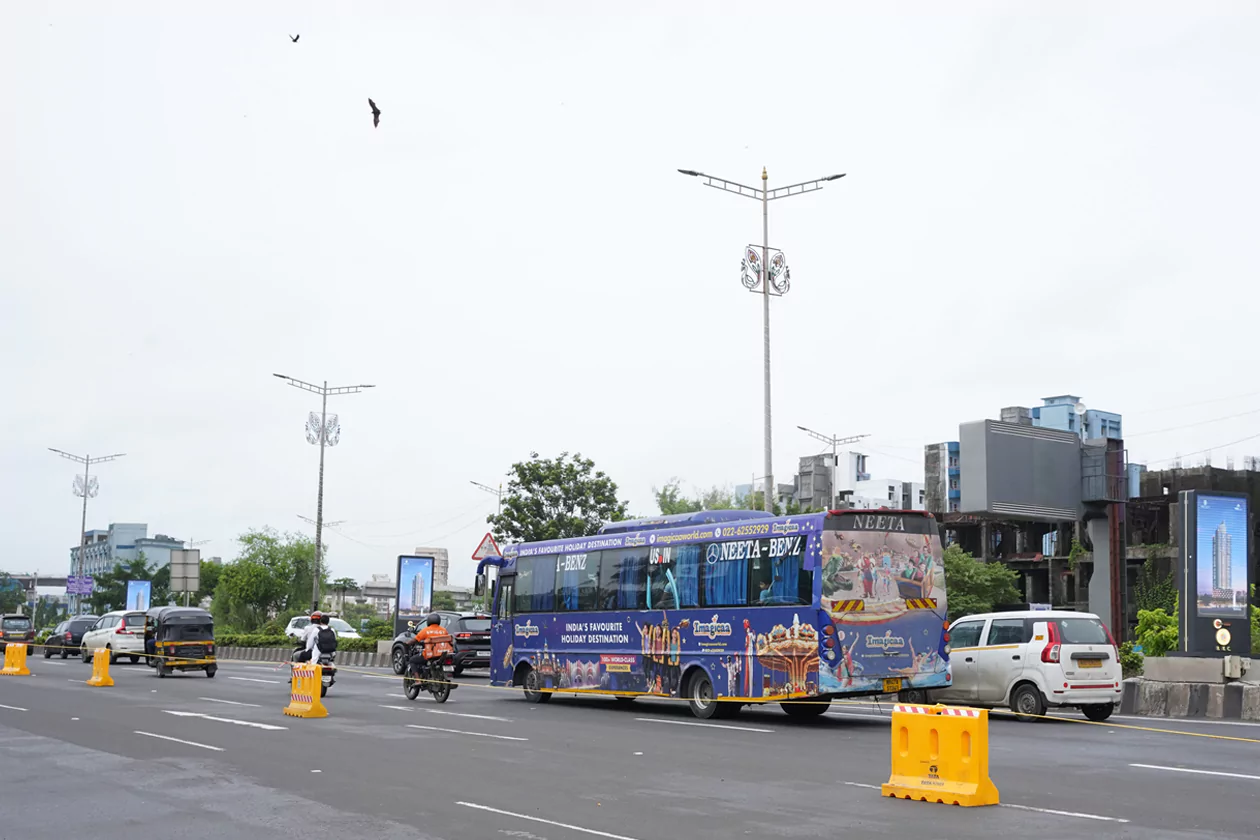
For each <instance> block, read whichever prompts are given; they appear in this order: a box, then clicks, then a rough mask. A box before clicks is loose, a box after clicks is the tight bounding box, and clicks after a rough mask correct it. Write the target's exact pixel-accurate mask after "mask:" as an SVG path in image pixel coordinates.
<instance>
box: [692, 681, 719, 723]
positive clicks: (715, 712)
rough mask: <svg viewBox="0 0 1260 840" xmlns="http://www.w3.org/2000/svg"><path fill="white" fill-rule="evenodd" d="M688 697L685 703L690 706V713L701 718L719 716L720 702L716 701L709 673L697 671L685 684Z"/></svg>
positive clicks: (706, 718)
mask: <svg viewBox="0 0 1260 840" xmlns="http://www.w3.org/2000/svg"><path fill="white" fill-rule="evenodd" d="M687 688H688V691H687V694H688V699H687V705H688V706H690V707H691V713H692V714H693V715H695V716H696V717H698V718H700V719H701V720H708V719H709V718H711V717H720V716H721V715H720V714H719V712H720V711H721V707H722V704H721V703H719V702H718V699H717V697H716V696H715V694H714V691H713V682H712V681H711V680H710V679H709V675H708V674H706V673H704V672H703V671H698V672H697V673H696V675H695V676H694V677H692V678H691V682H690V683H689V684H688V686H687Z"/></svg>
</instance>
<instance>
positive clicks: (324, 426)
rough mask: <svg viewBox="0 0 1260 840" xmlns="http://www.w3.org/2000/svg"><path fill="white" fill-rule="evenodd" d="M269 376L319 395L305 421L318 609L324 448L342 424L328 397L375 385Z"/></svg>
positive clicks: (337, 438)
mask: <svg viewBox="0 0 1260 840" xmlns="http://www.w3.org/2000/svg"><path fill="white" fill-rule="evenodd" d="M272 376H274V377H276V378H277V379H283V380H284V381H285V382H287V383H289V384H290V385H292V386H293V387H294V388H301V389H302V390H303V391H310V392H311V393H314V394H319V396H320V398H321V403H320V408H319V416H318V417H317V416H316V415H315V412H313V411H312V412H311V414H310V416H309V417H308V418H307V420H306V440H307V442H308V443H312V444H318V445H319V495H318V497H317V499H316V502H315V568H314V569H312V570H311V571H312V574H311V578H312V580H311V609H312V610H317V609H319V570H320V561H321V560H322V559H323V557H322V555H323V550H324V545H323V543H322V542H321V540H322V539H323V536H324V449H325V447H328V446H336V445H337V443H338V442H339V441H340V440H341V422H340V420H338V418H337V415H336V414H334V415H332V416H331V417H330V416H329V415H328V398H329V397H331V396H337V395H338V394H357V393H359V392H360V391H362V390H363V389H364V388H375V387H376V386H375V385H341V386H335V387H332V388H330V387H328V380H327V379H325V380H324V384H323V385H315V384H313V383H311V382H303V381H302V380H301V379H294V378H293V377H292V376H285V375H284V374H283V373H273V374H272Z"/></svg>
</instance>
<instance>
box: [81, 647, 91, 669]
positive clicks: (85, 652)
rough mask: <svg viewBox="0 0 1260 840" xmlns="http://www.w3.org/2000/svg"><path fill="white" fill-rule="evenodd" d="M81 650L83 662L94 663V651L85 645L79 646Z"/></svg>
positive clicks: (85, 663) (86, 663)
mask: <svg viewBox="0 0 1260 840" xmlns="http://www.w3.org/2000/svg"><path fill="white" fill-rule="evenodd" d="M79 652H80V653H81V654H83V664H84V665H91V664H92V651H90V650H88V646H87V645H84V646H83V647H81V648H79Z"/></svg>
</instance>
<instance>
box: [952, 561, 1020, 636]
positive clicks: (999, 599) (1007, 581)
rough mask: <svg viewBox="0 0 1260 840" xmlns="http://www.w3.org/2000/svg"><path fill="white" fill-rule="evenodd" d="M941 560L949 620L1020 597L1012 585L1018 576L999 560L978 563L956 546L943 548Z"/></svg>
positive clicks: (986, 610) (1015, 600)
mask: <svg viewBox="0 0 1260 840" xmlns="http://www.w3.org/2000/svg"><path fill="white" fill-rule="evenodd" d="M943 560H944V565H945V592H946V593H947V595H948V600H949V618H950V620H951V621H952V620H954V619H955V618H961V617H962V616H964V615H974V614H975V613H985V612H991V611H992V610H993V607H994V606H995V605H996V604H1012V603H1017V602H1019V601H1021V600H1023V599H1022V597H1021V596H1020V594H1019V590H1018V589H1016V588H1015V582H1016V581H1017V580H1018V579H1019V576H1018V575H1017V574H1015V572H1013V571H1011V570H1010V569H1008V568H1007V567H1006V566H1004V565H1002V564H1001V563H996V562H994V563H981V562H980V561H978V560H976V558H974V557H972V556H971V555H970V554H968V553H967V552H965V551H963V550H962V548H960V547H959V546H957V545H951V546H950V547H949V548H947V549H945V554H944V557H943Z"/></svg>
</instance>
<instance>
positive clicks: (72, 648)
mask: <svg viewBox="0 0 1260 840" xmlns="http://www.w3.org/2000/svg"><path fill="white" fill-rule="evenodd" d="M98 618H100V616H97V615H78V616H75V617H74V618H70V619H67V620H65V621H63V622H61V623H60V624H58V625H57V627H56V629H54V630H53V632H52V635H51V636H49V637H48V638H47V639H46V640H45V641H44V658H45V659H52V657H53V656H54V655H55V654H58V653H59V654H61V658H62V659H65V658H66V657H68V656H71V655H74V656H79V655H80V648H82V646H83V634H84V633H86V632H87V631H88V630H89V629H90V628H91V627H92V625H93V624H95V623H96V620H97V619H98Z"/></svg>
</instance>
